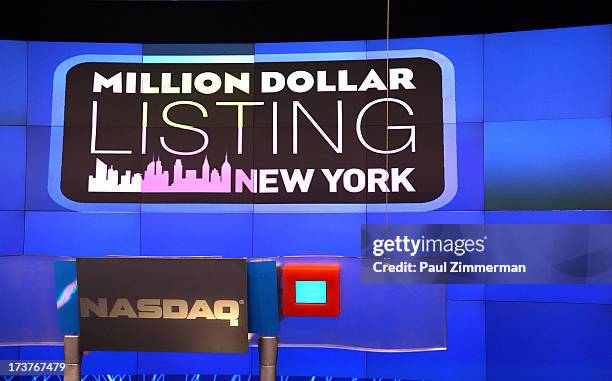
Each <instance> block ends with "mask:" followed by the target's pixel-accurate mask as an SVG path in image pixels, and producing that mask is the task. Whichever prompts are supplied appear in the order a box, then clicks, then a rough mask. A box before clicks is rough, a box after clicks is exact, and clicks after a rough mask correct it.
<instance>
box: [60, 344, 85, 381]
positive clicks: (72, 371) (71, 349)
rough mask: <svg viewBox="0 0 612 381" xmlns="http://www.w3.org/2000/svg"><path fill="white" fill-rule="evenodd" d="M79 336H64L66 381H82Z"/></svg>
mask: <svg viewBox="0 0 612 381" xmlns="http://www.w3.org/2000/svg"><path fill="white" fill-rule="evenodd" d="M82 355H83V354H82V353H81V347H80V345H79V335H66V336H64V372H63V373H64V381H81V360H82V358H83V356H82Z"/></svg>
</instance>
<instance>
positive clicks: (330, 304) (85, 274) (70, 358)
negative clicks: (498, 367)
mask: <svg viewBox="0 0 612 381" xmlns="http://www.w3.org/2000/svg"><path fill="white" fill-rule="evenodd" d="M124 267H125V268H124ZM203 267H208V268H210V269H211V270H210V271H209V270H206V269H203ZM364 267H369V264H368V263H367V260H365V259H364V258H362V257H346V256H345V257H341V256H329V255H305V256H297V257H296V256H293V257H268V258H248V259H226V258H207V257H189V258H185V257H178V258H175V257H155V258H150V257H113V256H107V257H102V258H78V259H75V258H66V257H49V256H30V255H22V256H11V257H0V268H2V269H10V271H9V272H6V274H5V276H4V277H1V278H0V288H1V289H4V290H8V292H5V293H0V302H2V303H4V304H6V305H11V306H12V310H13V312H14V316H15V319H13V320H9V321H8V322H7V324H8V325H7V326H6V327H5V328H6V329H4V330H2V331H1V332H0V345H60V344H64V342H65V344H66V346H65V350H66V356H65V361H66V364H68V365H69V366H67V368H66V371H67V376H70V372H73V373H74V374H77V375H78V373H79V372H77V371H78V370H83V373H84V374H91V373H89V372H90V371H89V370H87V369H89V368H90V367H91V365H92V364H93V363H92V362H91V361H95V359H94V357H95V356H93V357H92V356H86V357H85V358H84V360H83V361H81V353H82V352H83V351H94V350H102V351H104V350H113V351H115V350H117V351H141V352H146V351H160V352H164V351H171V352H175V351H186V352H220V353H229V354H228V356H231V353H243V352H244V351H247V350H249V348H252V349H255V350H257V348H258V347H259V348H258V349H259V360H260V368H259V371H260V372H261V373H262V374H263V375H264V376H265V375H266V374H270V373H272V374H274V370H275V364H276V352H277V350H276V347H279V350H280V349H282V347H307V348H342V349H350V350H364V351H369V352H418V351H432V350H444V349H445V348H446V285H444V284H408V283H396V282H393V279H389V280H388V281H387V280H383V281H382V282H378V283H376V282H377V281H378V280H375V281H374V282H372V281H370V280H369V279H368V278H367V277H364V276H363V272H364ZM77 268H79V270H80V271H79V276H78V282H77ZM23 279H27V280H28V286H29V287H28V288H27V289H20V294H19V295H20V297H19V298H17V299H15V298H13V295H16V294H17V293H16V292H11V290H13V289H12V287H15V286H14V285H22V284H23V282H22V280H23ZM80 298H86V299H88V300H87V301H84V303H83V305H82V306H81V305H80V304H81V303H80ZM198 300H199V301H198ZM241 300H242V301H243V303H244V304H243V303H241ZM26 301H27V303H26ZM236 303H237V305H238V307H237V308H236ZM81 307H83V308H82V309H83V311H81ZM215 307H216V308H215ZM81 312H83V319H81ZM91 330H94V332H93V333H92V332H90V331H91ZM100 333H103V335H100ZM168 333H171V335H169V334H168ZM153 334H154V335H153ZM162 334H163V335H162ZM76 336H78V338H77V337H76ZM111 338H112V340H111ZM249 361H250V360H249ZM79 364H81V365H82V367H81V366H78V365H79ZM72 365H75V366H72ZM157 369H163V367H161V368H160V367H158V368H157ZM109 371H110V372H112V371H113V370H112V369H109ZM156 372H160V370H156ZM161 372H163V370H161ZM201 372H203V373H202V374H204V373H206V368H202V369H201ZM215 372H226V373H220V374H234V373H233V372H235V370H234V369H230V368H228V369H224V370H219V368H216V370H215ZM282 375H285V374H282ZM287 375H289V373H287Z"/></svg>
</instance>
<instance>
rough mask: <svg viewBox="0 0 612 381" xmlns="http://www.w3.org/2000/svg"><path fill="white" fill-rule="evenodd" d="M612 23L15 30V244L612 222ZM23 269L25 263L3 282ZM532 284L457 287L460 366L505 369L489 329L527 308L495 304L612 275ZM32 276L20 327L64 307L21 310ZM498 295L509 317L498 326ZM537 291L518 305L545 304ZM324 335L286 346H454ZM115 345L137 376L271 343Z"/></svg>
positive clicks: (352, 365) (304, 240) (302, 248)
mask: <svg viewBox="0 0 612 381" xmlns="http://www.w3.org/2000/svg"><path fill="white" fill-rule="evenodd" d="M611 32H612V31H611V28H610V26H609V25H604V26H592V27H580V28H566V29H555V30H541V31H527V32H513V33H500V34H490V35H466V36H450V37H428V38H406V39H392V40H390V41H386V40H368V41H365V40H361V41H331V42H303V43H285V42H283V43H264V44H200V45H195V44H192V45H185V44H183V45H155V44H119V43H76V42H75V43H65V42H42V41H28V42H26V41H0V52H1V54H0V65H1V67H2V75H1V76H0V96H1V99H2V101H1V102H0V177H1V178H2V180H3V181H2V185H1V188H0V255H1V256H4V255H21V254H35V255H41V256H57V257H76V256H105V255H109V254H119V255H135V256H137V255H141V256H190V255H206V256H208V255H213V256H223V257H270V256H287V255H315V254H329V255H337V256H355V257H358V256H359V255H360V250H361V248H360V242H361V238H360V234H361V227H362V225H365V224H485V223H486V224H504V223H514V224H533V223H543V224H610V223H612V211H611V210H612V126H611V116H612V113H611V106H612V97H611V88H612V75H611V69H612V57H611V51H612V50H611V46H612V45H611V36H612V33H611ZM7 263H8V262H7ZM600 264H601V263H600ZM602 266H603V265H602ZM607 266H608V267H609V266H610V264H608V265H607ZM604 267H605V266H604ZM13 270H14V269H11V268H10V267H9V266H3V267H2V268H0V278H3V279H9V274H10V273H11V271H13ZM23 276H34V274H27V275H23ZM10 279H13V280H12V282H16V281H15V277H14V276H13V278H10ZM0 282H2V280H0ZM7 282H8V281H5V283H7ZM9 283H10V282H8V283H7V285H12V286H14V285H15V284H14V283H11V284H9ZM522 287H523V288H513V289H508V288H503V287H498V286H497V287H496V286H487V288H486V289H485V287H484V286H477V285H472V286H468V287H456V286H455V287H453V286H449V287H448V300H449V302H448V315H447V321H448V325H449V338H448V344H449V350H448V351H447V352H446V354H440V355H439V356H447V358H449V359H451V358H452V359H455V360H457V362H461V364H462V365H457V368H456V369H457V372H458V373H457V374H463V375H464V376H465V377H467V378H465V377H464V378H461V377H459V378H460V379H476V378H471V377H472V376H473V375H474V374H477V375H478V374H480V373H479V372H481V370H480V369H481V368H480V365H478V364H481V363H484V358H485V357H487V360H488V365H487V366H491V367H493V368H492V369H493V370H492V371H496V370H497V371H499V372H500V374H503V369H504V364H505V363H504V360H503V359H502V358H501V357H496V355H491V356H492V357H488V356H489V355H488V354H487V353H486V352H485V349H484V343H485V341H487V343H488V342H489V340H493V341H494V342H495V343H498V342H502V341H504V340H506V339H507V337H506V336H503V335H502V334H499V333H498V334H497V336H487V337H486V338H485V333H484V331H485V325H487V327H496V326H498V327H501V326H502V325H503V321H504V319H505V317H504V316H505V314H506V313H509V312H508V311H505V310H504V308H507V307H508V304H503V303H499V305H496V304H495V303H493V304H490V305H488V306H485V301H486V300H490V301H496V300H497V301H506V302H517V301H525V300H546V301H550V300H556V301H578V302H586V303H593V306H599V305H601V304H606V303H608V304H609V303H610V302H611V300H610V296H609V295H610V288H609V287H607V288H606V287H600V288H589V289H581V290H578V289H573V288H567V287H566V288H563V287H562V286H558V287H557V288H548V289H546V290H545V291H542V290H541V289H539V288H537V287H533V288H527V289H526V288H525V287H529V286H522ZM584 290H587V291H584ZM29 292H36V290H25V289H24V291H23V293H22V294H21V295H19V294H14V293H13V294H7V295H2V296H0V300H2V301H3V302H2V306H3V307H0V308H1V309H0V327H2V322H3V319H4V321H5V322H6V324H7V325H6V326H8V324H14V323H11V322H14V321H16V320H15V319H12V318H11V319H9V318H8V317H7V316H8V315H10V316H13V317H14V316H17V315H19V316H20V319H25V321H34V320H36V319H44V317H43V316H37V315H36V311H26V310H25V307H24V308H21V307H15V308H10V307H9V306H11V305H13V306H21V304H20V303H18V300H19V299H20V298H21V297H23V296H24V295H28V293H29ZM487 303H488V302H487ZM485 308H492V309H491V310H490V311H489V313H488V314H487V319H490V318H492V317H495V316H497V317H498V320H486V322H485V318H484V310H485ZM517 308H518V307H517ZM530 308H531V307H529V308H527V307H525V309H521V308H518V310H517V311H522V312H516V313H518V314H521V313H524V314H525V315H530V316H534V314H537V313H539V312H538V311H535V312H534V311H533V310H531V309H530ZM597 308H598V307H595V309H597ZM504 311H505V312H504ZM609 312H610V311H609V308H608V310H607V312H606V311H599V310H596V311H593V312H592V314H590V312H589V313H587V314H586V315H584V312H583V311H582V310H581V311H580V312H576V314H578V315H579V317H576V316H578V315H574V312H572V311H565V310H564V311H563V313H561V312H559V316H561V315H563V316H566V318H561V320H558V321H557V322H551V323H550V324H553V325H555V326H557V327H559V328H560V327H561V326H562V325H563V324H564V323H563V322H565V323H568V319H571V317H572V316H573V318H576V319H579V320H580V319H582V321H587V320H593V321H596V322H597V321H600V320H601V321H602V322H603V321H604V320H602V319H603V317H602V316H603V314H605V313H609ZM542 313H543V314H545V313H544V312H542ZM598 319H599V320H598ZM473 322H476V323H473ZM602 324H603V323H602ZM599 327H601V326H599ZM607 327H608V329H609V325H608V326H607ZM506 328H507V327H506ZM0 329H2V328H0ZM500 329H502V328H500ZM595 331H599V330H598V329H597V326H594V328H593V332H592V333H593V336H594V337H595V336H596V334H595ZM508 332H510V331H508ZM609 336H610V335H609V334H608V336H607V337H608V338H609ZM551 337H552V333H551V336H550V337H548V336H547V337H546V338H544V339H542V338H540V339H541V340H539V342H541V343H547V341H546V340H549V339H550V338H551ZM496 340H497V341H496ZM599 342H600V340H595V343H594V344H593V345H594V346H596V347H597V346H598V345H599V344H597V343H599ZM601 342H603V341H601ZM523 344H525V343H523ZM532 344H533V343H530V344H529V345H525V346H526V347H529V346H530V345H532ZM525 346H522V347H525ZM461 347H463V348H468V349H466V350H464V351H462V352H461V353H458V349H457V348H461ZM55 350H56V349H49V351H50V352H45V353H46V354H45V355H41V356H43V357H44V356H49V353H51V355H54V353H55V352H54V351H55ZM513 350H516V351H519V346H518V344H517V347H516V348H514V349H513ZM521 350H528V349H524V348H523V349H521ZM23 351H26V352H25V353H26V355H25V356H26V357H27V356H31V357H36V356H39V355H40V354H37V353H42V352H37V351H42V349H40V348H38V349H23V350H22V354H23V353H24V352H23ZM317 351H325V350H315V349H293V350H287V351H286V352H282V353H281V360H280V362H279V364H281V367H282V366H284V365H282V364H283V363H285V364H288V365H287V367H288V368H287V369H286V370H283V369H282V368H281V373H282V372H285V373H286V374H295V375H305V374H310V373H308V372H309V370H308V369H311V368H307V365H310V366H314V369H315V371H316V372H319V373H321V374H323V373H325V372H327V373H326V374H333V375H344V376H355V377H365V376H372V377H383V376H384V377H394V376H395V375H400V376H401V375H406V374H410V375H413V373H410V372H412V370H413V369H415V368H414V367H415V366H416V369H422V370H423V372H424V373H422V374H425V375H428V374H429V375H432V374H433V375H439V374H440V373H436V372H441V371H439V370H432V369H434V368H435V367H433V366H432V367H430V368H428V367H427V366H426V365H423V364H428V363H429V364H430V365H431V364H432V363H435V359H434V358H432V357H426V356H424V355H425V354H419V355H418V356H424V357H418V359H420V360H419V361H416V360H411V361H412V362H410V363H409V364H411V365H410V366H408V365H405V366H404V365H401V364H400V363H401V362H396V361H394V360H393V358H394V357H392V355H389V354H371V353H370V354H366V353H363V352H345V351H338V352H335V354H334V356H336V361H334V363H333V364H331V363H326V362H325V361H322V362H320V364H319V365H313V364H303V363H302V361H304V360H303V359H304V358H306V359H308V358H318V357H317V356H318V355H317V354H318V353H322V352H317ZM28 353H29V354H28ZM283 353H284V354H283ZM500 353H501V352H500ZM512 353H515V352H512ZM516 353H518V352H516ZM101 356H104V355H101ZM107 356H111V355H110V354H108V355H107ZM112 356H116V357H112V358H111V357H109V358H108V363H111V362H114V364H120V365H117V366H118V368H115V371H116V372H117V373H121V372H124V373H132V374H134V373H136V368H137V369H138V371H139V372H145V373H156V372H168V373H172V372H174V373H188V372H189V371H191V372H192V373H194V372H200V373H215V372H218V373H228V372H235V373H240V374H250V372H251V364H252V362H251V361H252V360H253V359H255V357H253V358H251V356H252V354H249V355H244V356H243V355H239V356H234V357H229V356H225V357H223V356H222V355H198V356H199V357H190V356H192V355H172V354H169V355H161V354H140V355H139V356H140V357H136V355H135V354H129V353H122V354H112ZM131 356H134V358H132V357H131ZM164 356H170V357H164ZM172 356H174V357H172ZM193 356H196V355H193ZM283 356H285V357H284V362H283ZM309 356H310V357H309ZM366 356H367V360H368V361H367V363H368V367H367V369H366V366H365V363H366ZM431 356H434V355H431ZM437 356H438V355H437ZM449 356H450V357H449ZM500 356H501V355H500ZM594 356H595V357H596V358H597V356H601V355H597V354H596V355H594ZM468 357H469V358H471V359H472V360H471V361H473V362H469V361H468V360H465V359H467V358H468ZM101 358H104V357H101ZM113 359H114V360H113ZM160 359H165V360H160ZM168 359H171V360H168ZM337 359H341V360H340V361H337ZM413 359H414V357H413ZM459 359H464V360H465V362H464V361H463V360H462V361H459ZM166 360H167V361H166ZM255 360H256V359H255ZM255 360H253V361H255ZM441 361H442V360H441ZM496 361H497V362H496ZM417 362H418V363H419V364H421V365H419V366H421V368H418V366H417V365H415V364H416V363H417ZM108 363H105V362H104V360H100V364H101V365H99V368H95V367H94V370H92V371H95V369H99V370H102V369H104V367H105V366H106V365H108ZM121 364H123V365H121ZM134 364H138V365H137V366H136V365H134ZM163 364H165V365H163ZM198 364H206V366H205V367H204V366H202V367H204V368H205V369H204V370H205V371H204V370H203V369H202V367H199V365H198ZM253 364H256V362H253ZM407 364H408V363H407ZM496 364H497V365H498V367H497V368H495V366H496ZM410 367H412V368H410ZM409 368H410V369H409ZM230 369H234V370H230ZM531 370H532V371H533V368H532V369H531ZM428 372H429V373H428ZM431 372H433V373H431ZM462 372H463V373H462ZM499 379H501V378H499Z"/></svg>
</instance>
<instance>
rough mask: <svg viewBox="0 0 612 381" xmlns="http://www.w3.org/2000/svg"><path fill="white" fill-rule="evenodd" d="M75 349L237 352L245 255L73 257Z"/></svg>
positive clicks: (243, 314) (242, 326)
mask: <svg viewBox="0 0 612 381" xmlns="http://www.w3.org/2000/svg"><path fill="white" fill-rule="evenodd" d="M77 278H78V294H79V311H80V335H81V347H82V348H81V349H82V350H110V351H160V352H229V353H245V352H247V349H248V341H247V332H248V329H247V321H248V320H247V304H246V303H247V301H246V296H247V286H246V260H244V259H212V258H168V257H163V258H138V257H133V258H132V257H130V258H128V257H123V258H121V257H119V258H78V259H77Z"/></svg>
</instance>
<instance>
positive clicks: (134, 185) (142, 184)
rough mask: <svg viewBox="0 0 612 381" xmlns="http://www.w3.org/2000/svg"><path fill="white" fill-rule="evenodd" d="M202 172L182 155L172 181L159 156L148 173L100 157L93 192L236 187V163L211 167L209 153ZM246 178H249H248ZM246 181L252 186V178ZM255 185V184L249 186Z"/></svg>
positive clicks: (226, 190)
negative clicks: (119, 167)
mask: <svg viewBox="0 0 612 381" xmlns="http://www.w3.org/2000/svg"><path fill="white" fill-rule="evenodd" d="M200 173H201V176H198V170H197V169H185V168H183V162H182V160H181V159H176V160H175V161H174V167H173V170H172V182H171V181H170V172H169V171H168V170H167V169H164V167H163V164H162V162H161V160H160V158H159V156H158V157H157V158H155V157H153V158H152V159H151V161H150V162H149V163H148V164H147V167H146V169H145V171H144V175H143V174H141V173H138V172H136V173H132V171H131V170H126V171H125V172H124V173H123V174H122V175H120V174H119V171H118V170H116V169H114V167H113V166H112V165H108V164H106V163H105V162H103V161H102V160H100V159H99V158H96V169H95V174H94V175H90V176H89V183H88V188H87V190H88V191H89V192H114V193H129V192H141V193H181V192H182V193H230V192H231V191H232V166H231V164H230V163H229V161H228V158H227V154H226V155H225V161H224V162H223V164H221V170H218V169H217V168H211V166H210V163H209V162H208V156H204V161H203V163H202V167H201V172H200ZM244 180H246V179H244ZM244 184H245V185H246V186H247V187H249V185H251V186H252V183H251V184H248V182H244ZM249 188H251V187H249Z"/></svg>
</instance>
